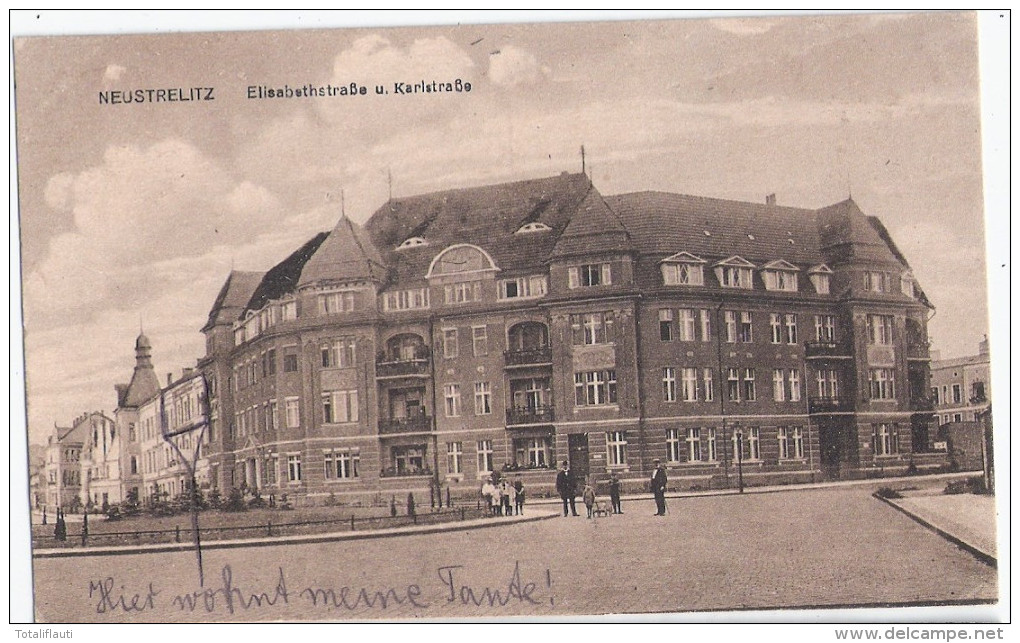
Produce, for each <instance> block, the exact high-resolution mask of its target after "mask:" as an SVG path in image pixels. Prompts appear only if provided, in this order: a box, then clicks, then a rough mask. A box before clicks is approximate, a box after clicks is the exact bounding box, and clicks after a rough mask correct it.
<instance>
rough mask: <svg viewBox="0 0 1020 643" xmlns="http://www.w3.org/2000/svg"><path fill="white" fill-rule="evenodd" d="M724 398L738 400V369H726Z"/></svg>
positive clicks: (732, 400)
mask: <svg viewBox="0 0 1020 643" xmlns="http://www.w3.org/2000/svg"><path fill="white" fill-rule="evenodd" d="M726 399H728V400H730V401H731V402H739V401H740V370H739V369H736V368H727V369H726Z"/></svg>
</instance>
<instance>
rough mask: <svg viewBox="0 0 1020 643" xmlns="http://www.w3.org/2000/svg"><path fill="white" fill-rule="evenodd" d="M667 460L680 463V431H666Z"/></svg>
mask: <svg viewBox="0 0 1020 643" xmlns="http://www.w3.org/2000/svg"><path fill="white" fill-rule="evenodd" d="M666 459H667V460H669V461H670V462H680V429H666Z"/></svg>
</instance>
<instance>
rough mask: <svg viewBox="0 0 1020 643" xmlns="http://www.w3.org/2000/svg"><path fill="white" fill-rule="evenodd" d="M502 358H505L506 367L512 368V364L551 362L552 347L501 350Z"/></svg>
mask: <svg viewBox="0 0 1020 643" xmlns="http://www.w3.org/2000/svg"><path fill="white" fill-rule="evenodd" d="M503 359H504V360H506V366H507V368H512V367H514V366H532V365H535V364H551V363H552V348H550V347H549V346H543V347H540V348H525V349H523V350H512V351H503Z"/></svg>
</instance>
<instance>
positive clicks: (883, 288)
mask: <svg viewBox="0 0 1020 643" xmlns="http://www.w3.org/2000/svg"><path fill="white" fill-rule="evenodd" d="M864 289H865V290H867V291H868V292H889V273H887V272H877V271H873V270H869V271H868V272H865V273H864Z"/></svg>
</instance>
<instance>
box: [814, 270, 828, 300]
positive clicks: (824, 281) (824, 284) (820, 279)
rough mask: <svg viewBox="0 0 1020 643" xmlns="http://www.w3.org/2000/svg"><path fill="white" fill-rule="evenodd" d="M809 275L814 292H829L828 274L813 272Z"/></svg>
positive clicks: (822, 293)
mask: <svg viewBox="0 0 1020 643" xmlns="http://www.w3.org/2000/svg"><path fill="white" fill-rule="evenodd" d="M810 277H811V285H813V286H814V287H815V292H816V293H818V294H819V295H828V294H829V277H830V275H823V274H813V275H811V276H810Z"/></svg>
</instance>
